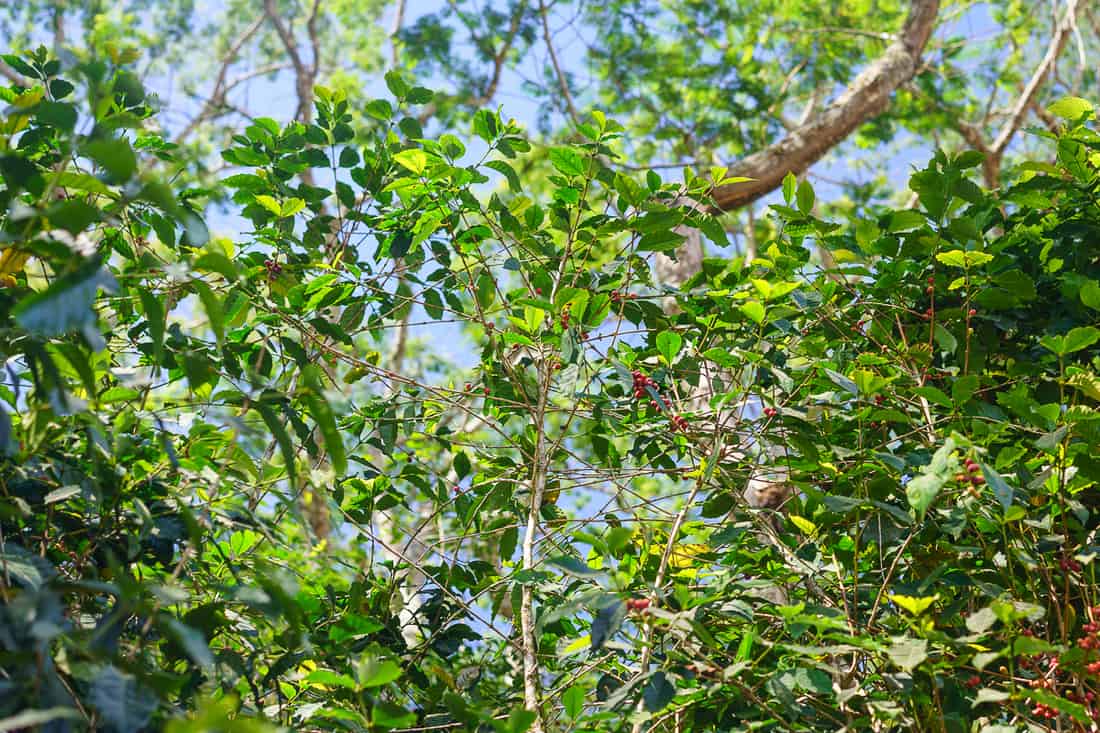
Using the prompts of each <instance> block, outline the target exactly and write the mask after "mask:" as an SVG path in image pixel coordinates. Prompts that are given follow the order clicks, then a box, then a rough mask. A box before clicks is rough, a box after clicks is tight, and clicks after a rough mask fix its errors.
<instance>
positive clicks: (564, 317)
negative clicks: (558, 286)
mask: <svg viewBox="0 0 1100 733" xmlns="http://www.w3.org/2000/svg"><path fill="white" fill-rule="evenodd" d="M561 327H562V328H569V304H568V303H566V304H565V305H563V306H562V307H561Z"/></svg>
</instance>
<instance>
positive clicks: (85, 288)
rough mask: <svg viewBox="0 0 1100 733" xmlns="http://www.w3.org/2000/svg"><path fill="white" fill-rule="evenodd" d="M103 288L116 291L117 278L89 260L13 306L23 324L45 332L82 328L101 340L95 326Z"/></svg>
mask: <svg viewBox="0 0 1100 733" xmlns="http://www.w3.org/2000/svg"><path fill="white" fill-rule="evenodd" d="M100 288H103V289H104V290H107V291H108V292H114V290H115V279H114V278H113V277H112V276H111V275H110V273H108V272H107V271H105V270H103V269H102V268H100V266H99V262H98V261H97V260H89V261H87V262H86V263H85V264H84V265H83V266H82V267H80V268H79V269H77V270H75V271H74V272H71V273H69V274H68V275H65V276H63V277H59V278H57V279H56V280H54V281H53V282H52V283H50V286H49V287H47V288H46V289H45V290H42V291H40V292H38V293H35V294H34V295H32V296H30V297H28V298H25V299H24V300H22V301H20V303H19V305H18V306H16V308H15V310H14V314H15V321H16V323H18V324H19V325H20V326H21V327H23V328H25V329H27V330H28V331H32V332H34V333H39V334H42V335H43V336H60V335H62V334H65V333H69V332H70V331H80V330H82V331H83V332H84V334H85V336H86V337H89V338H90V340H91V339H95V340H101V338H100V337H99V334H98V333H93V332H94V331H95V329H94V328H92V327H93V326H94V325H95V322H96V316H95V308H94V307H93V306H94V304H95V299H96V294H97V293H98V292H99V289H100Z"/></svg>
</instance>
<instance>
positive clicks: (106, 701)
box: [88, 667, 157, 733]
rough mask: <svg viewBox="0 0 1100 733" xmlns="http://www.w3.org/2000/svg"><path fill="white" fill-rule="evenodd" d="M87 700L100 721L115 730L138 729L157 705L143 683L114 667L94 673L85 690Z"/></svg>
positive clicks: (125, 732) (118, 732)
mask: <svg viewBox="0 0 1100 733" xmlns="http://www.w3.org/2000/svg"><path fill="white" fill-rule="evenodd" d="M88 702H90V703H91V704H92V706H93V707H94V708H95V709H96V710H98V711H99V714H100V716H102V723H104V724H106V725H108V726H110V728H111V729H112V730H113V731H115V733H138V731H140V730H142V729H143V728H144V727H145V724H146V723H148V722H149V721H150V720H151V719H152V717H153V712H154V711H155V710H156V709H157V698H156V696H155V695H153V693H152V692H150V691H149V690H148V689H146V688H145V687H142V686H141V685H140V684H139V683H138V682H137V680H136V679H135V678H134V677H133V675H128V674H124V673H122V672H120V671H118V670H117V669H115V668H114V667H104V668H102V669H101V670H100V672H99V673H98V674H96V676H95V678H94V679H93V680H92V684H91V686H90V688H89V690H88Z"/></svg>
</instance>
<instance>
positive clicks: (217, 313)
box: [191, 279, 225, 347]
mask: <svg viewBox="0 0 1100 733" xmlns="http://www.w3.org/2000/svg"><path fill="white" fill-rule="evenodd" d="M191 287H192V289H194V291H195V292H196V293H198V294H199V300H201V301H202V307H203V310H205V311H206V318H207V320H208V321H209V322H210V330H211V331H213V332H214V338H215V339H217V341H218V346H219V347H220V346H223V345H224V343H225V312H224V311H223V310H222V304H221V301H220V300H218V296H216V295H215V294H214V291H213V290H211V288H210V286H209V285H207V284H206V283H205V282H203V281H202V280H197V279H196V280H192V281H191Z"/></svg>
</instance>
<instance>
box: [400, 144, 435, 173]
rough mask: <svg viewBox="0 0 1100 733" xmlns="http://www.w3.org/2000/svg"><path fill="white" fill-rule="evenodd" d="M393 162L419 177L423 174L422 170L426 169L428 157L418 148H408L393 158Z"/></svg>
mask: <svg viewBox="0 0 1100 733" xmlns="http://www.w3.org/2000/svg"><path fill="white" fill-rule="evenodd" d="M393 159H394V161H395V162H397V163H398V164H400V165H401V166H403V167H405V168H408V169H409V170H410V171H412V172H413V173H415V174H416V175H418V176H419V175H420V174H421V173H423V172H424V169H426V168H427V167H428V155H427V153H425V152H424V151H423V150H421V149H419V148H409V149H407V150H402V151H401V152H399V153H397V154H396V155H394V156H393Z"/></svg>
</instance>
